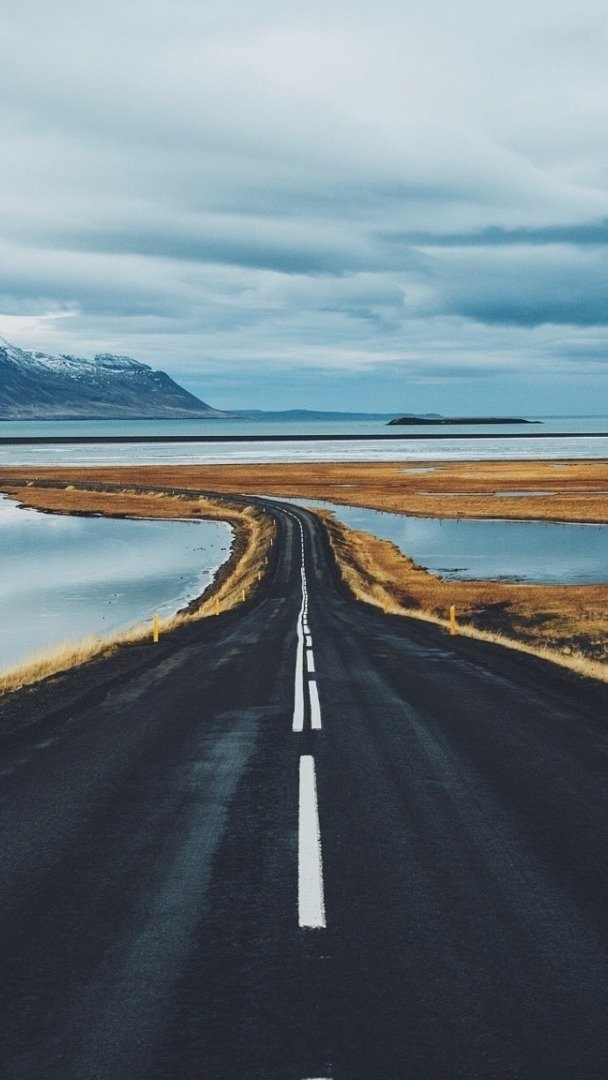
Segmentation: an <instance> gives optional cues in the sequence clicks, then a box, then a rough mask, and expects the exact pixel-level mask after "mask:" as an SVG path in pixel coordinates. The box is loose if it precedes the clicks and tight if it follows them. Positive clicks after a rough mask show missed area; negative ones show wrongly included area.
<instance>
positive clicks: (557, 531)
mask: <svg viewBox="0 0 608 1080" xmlns="http://www.w3.org/2000/svg"><path fill="white" fill-rule="evenodd" d="M294 501H298V502H300V503H301V504H302V505H309V506H319V507H324V508H325V509H328V510H333V511H334V513H335V514H336V516H337V517H338V519H339V520H340V521H343V522H344V524H345V525H349V526H350V527H351V528H353V529H363V530H364V531H365V532H370V533H373V534H374V535H375V536H379V537H381V539H383V540H392V541H393V543H395V544H397V546H398V547H399V548H400V549H401V551H403V552H404V554H406V555H409V557H410V558H412V559H414V561H415V562H417V563H418V564H419V565H420V566H425V567H426V568H427V569H429V570H430V571H431V572H432V573H434V574H440V575H441V576H442V577H445V578H462V579H473V578H478V579H493V580H502V581H523V582H531V583H532V582H534V583H540V584H542V583H544V584H559V585H566V584H569V585H573V584H577V585H582V584H602V583H604V582H608V526H606V525H573V524H563V523H561V522H544V521H494V520H476V521H472V520H468V521H467V520H464V519H460V520H452V519H450V518H423V517H407V516H405V515H403V514H390V513H385V512H382V511H379V510H365V509H362V508H361V507H355V506H338V505H337V504H335V503H329V502H316V503H312V502H308V503H305V502H304V500H294Z"/></svg>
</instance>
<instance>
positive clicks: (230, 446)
mask: <svg viewBox="0 0 608 1080" xmlns="http://www.w3.org/2000/svg"><path fill="white" fill-rule="evenodd" d="M529 419H534V418H533V417H530V418H529ZM452 431H453V433H454V434H457V433H459V434H460V433H464V434H466V435H467V436H468V437H467V438H466V439H463V440H461V439H454V438H447V439H446V438H442V439H434V438H433V437H432V436H433V435H438V434H441V435H443V436H445V435H450V434H451V432H452ZM483 431H484V432H490V433H492V432H493V433H494V434H495V435H501V436H504V435H509V434H511V435H518V436H522V435H523V437H518V438H503V437H501V438H490V439H481V438H479V435H480V429H479V428H476V427H475V428H474V427H468V428H467V427H463V428H460V427H459V428H454V429H450V428H437V427H428V428H425V427H420V428H418V427H416V428H402V427H400V428H389V427H387V417H382V416H380V417H377V418H374V419H365V420H361V419H356V418H355V419H353V418H348V417H345V418H343V419H331V420H293V419H292V420H286V419H268V418H264V417H260V418H258V419H249V420H245V419H243V420H239V419H237V420H173V421H167V420H157V421H153V420H136V421H114V420H98V421H76V420H71V421H29V420H28V421H10V422H9V421H3V422H0V436H2V437H8V438H11V437H17V436H20V435H21V436H32V435H34V436H58V435H71V436H74V435H76V436H77V435H102V436H112V435H137V434H140V435H142V436H143V435H176V436H179V435H222V436H234V437H235V441H234V442H229V443H223V444H213V443H208V444H202V443H199V444H197V443H190V444H179V443H169V444H164V445H158V446H155V445H149V444H145V443H141V444H138V443H135V444H130V445H129V446H121V445H99V446H87V445H74V446H0V468H1V467H6V466H11V465H23V466H34V467H36V466H44V465H66V466H70V465H77V466H83V465H103V464H106V465H112V464H116V465H120V464H134V465H137V464H140V465H143V464H150V465H154V464H165V463H173V464H184V465H192V464H197V463H199V464H222V463H235V464H237V463H243V464H247V463H252V464H253V463H260V462H273V461H274V462H277V461H304V462H306V461H421V462H422V461H424V460H429V459H437V460H452V459H461V460H472V459H473V460H474V459H485V460H496V459H501V458H505V459H511V460H513V459H521V458H536V459H538V458H556V459H559V458H604V457H608V438H607V437H605V436H603V435H601V434H599V433H601V432H608V417H602V416H597V417H545V418H542V424H541V425H539V426H535V427H526V426H525V425H524V426H521V425H518V426H514V427H509V426H507V425H504V426H503V425H501V426H499V427H494V428H492V426H488V427H487V428H485V427H484V429H483ZM392 432H395V433H405V434H408V433H411V434H415V435H417V436H420V435H424V436H427V437H426V438H423V439H416V440H415V441H412V442H409V441H407V440H399V439H394V440H393V439H390V440H388V441H386V442H378V441H376V439H375V436H377V435H385V436H386V435H387V434H391V433H392ZM551 432H568V434H567V436H566V437H564V438H547V439H544V438H536V437H534V438H531V437H530V435H534V436H536V435H538V434H545V435H549V434H551ZM594 432H595V433H597V434H595V435H594V436H593V437H592V438H589V437H583V436H589V435H590V434H591V435H593V433H594ZM245 435H249V436H251V435H255V436H257V437H261V438H263V441H260V442H256V443H242V442H238V441H236V440H237V439H238V438H239V437H242V436H245ZM279 435H289V436H293V442H288V443H284V442H281V443H276V442H275V441H274V439H275V438H276V437H277V436H279ZM301 435H315V436H321V437H323V436H324V437H326V438H322V439H321V441H318V442H313V443H303V442H298V436H301ZM335 435H365V436H369V441H367V440H364V441H362V442H355V443H340V442H332V441H331V436H335Z"/></svg>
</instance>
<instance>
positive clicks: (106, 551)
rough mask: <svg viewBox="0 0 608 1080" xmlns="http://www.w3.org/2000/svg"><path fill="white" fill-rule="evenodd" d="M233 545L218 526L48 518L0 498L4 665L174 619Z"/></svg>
mask: <svg viewBox="0 0 608 1080" xmlns="http://www.w3.org/2000/svg"><path fill="white" fill-rule="evenodd" d="M230 540H231V534H230V530H229V528H228V526H227V525H225V524H223V523H222V522H216V521H200V522H198V521H197V522H181V521H125V520H118V519H111V518H85V517H70V516H67V515H56V514H43V513H38V512H37V511H34V510H23V509H20V508H19V507H17V506H16V505H15V504H14V503H12V502H10V500H8V499H6V498H1V497H0V568H1V570H0V669H6V668H8V667H11V666H14V665H15V664H17V663H20V662H21V661H23V660H24V659H25V658H27V657H28V656H30V655H31V654H32V653H35V652H39V651H41V650H42V649H45V648H48V647H49V646H53V645H56V644H58V643H60V642H62V641H66V640H69V641H78V640H80V639H82V638H83V637H87V636H89V635H96V636H97V635H106V634H111V633H115V632H116V631H118V630H122V629H125V628H126V627H129V626H131V625H133V624H136V623H138V622H140V621H142V620H147V619H149V618H150V617H151V614H152V612H153V611H154V610H157V611H158V612H159V613H160V614H161V615H169V614H172V613H173V612H174V611H176V610H177V609H178V608H179V607H181V606H182V605H183V604H185V603H187V602H188V600H191V599H192V598H193V597H195V596H197V595H199V594H200V593H201V592H202V591H203V590H204V588H205V587H206V585H207V584H208V583H209V582H210V581H211V580H212V578H213V575H214V573H215V571H216V569H217V567H218V566H219V565H220V564H221V563H222V562H223V561H224V559H225V558H226V557H227V555H228V551H229V548H230Z"/></svg>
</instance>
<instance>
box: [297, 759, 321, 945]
mask: <svg viewBox="0 0 608 1080" xmlns="http://www.w3.org/2000/svg"><path fill="white" fill-rule="evenodd" d="M298 919H299V923H300V926H301V927H306V928H307V929H310V930H322V929H324V928H325V926H326V923H325V895H324V888H323V858H322V854H321V829H320V825H319V808H318V804H317V780H316V776H315V762H314V758H313V757H311V755H310V754H304V755H302V757H301V758H300V823H299V831H298Z"/></svg>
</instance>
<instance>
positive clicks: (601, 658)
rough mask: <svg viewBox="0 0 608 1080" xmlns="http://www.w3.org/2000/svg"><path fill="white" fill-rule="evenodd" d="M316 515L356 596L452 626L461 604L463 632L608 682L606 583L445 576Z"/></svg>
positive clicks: (386, 543)
mask: <svg viewBox="0 0 608 1080" xmlns="http://www.w3.org/2000/svg"><path fill="white" fill-rule="evenodd" d="M315 513H317V515H318V516H319V517H320V518H321V519H322V520H323V522H324V524H325V526H326V528H327V532H328V535H329V540H330V544H331V547H332V550H333V553H334V557H335V560H336V564H337V566H338V569H339V572H340V574H341V577H342V580H343V581H344V583H345V584H346V585H347V586H348V588H349V590H350V591H351V592H352V593H353V595H354V596H355V597H357V599H359V600H363V601H365V602H366V603H368V604H373V605H374V606H376V607H378V608H381V609H382V610H383V611H384V612H386V613H387V614H391V615H401V616H407V617H408V618H413V619H419V620H423V621H426V622H433V623H435V624H436V625H438V626H442V627H445V628H446V630H447V629H448V625H449V624H448V613H449V608H450V605H451V604H454V605H455V606H456V609H457V619H458V628H459V633H461V634H463V635H465V636H467V637H473V638H477V639H478V640H480V641H490V642H493V643H494V644H497V645H503V646H505V647H507V648H510V649H515V650H517V651H519V652H523V653H528V654H529V655H532V656H540V657H542V658H543V659H545V660H550V661H551V662H552V663H555V664H559V665H560V666H561V667H565V668H568V669H569V670H571V671H576V672H577V673H578V674H580V675H585V676H587V677H592V678H595V679H600V680H601V681H603V682H608V663H607V662H606V659H605V657H606V658H608V636H607V634H606V621H605V616H604V606H603V604H604V603H605V598H606V587H605V586H594V585H589V586H587V585H579V586H566V585H564V586H535V585H513V584H503V583H502V582H499V583H495V582H491V581H490V582H477V581H449V582H448V581H444V580H443V579H441V578H438V577H436V576H435V575H433V574H430V573H429V572H428V571H427V570H425V569H424V568H422V567H420V566H416V564H415V563H414V562H413V561H412V560H411V559H408V558H407V557H406V556H405V555H403V554H402V553H401V551H400V550H399V548H397V547H396V545H395V544H392V543H391V542H390V541H388V540H380V539H378V538H377V537H375V536H371V535H370V534H369V533H365V532H359V531H357V530H354V529H349V528H348V527H347V526H346V525H343V524H342V522H339V521H337V520H336V518H335V517H334V515H333V514H331V513H329V512H327V511H315ZM484 624H485V625H484ZM488 624H489V625H488ZM579 643H580V644H579ZM590 643H594V645H595V647H596V648H597V650H598V655H595V656H594V655H593V654H592V653H591V651H590V648H589V645H590ZM581 646H582V647H581ZM587 650H589V651H587Z"/></svg>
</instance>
